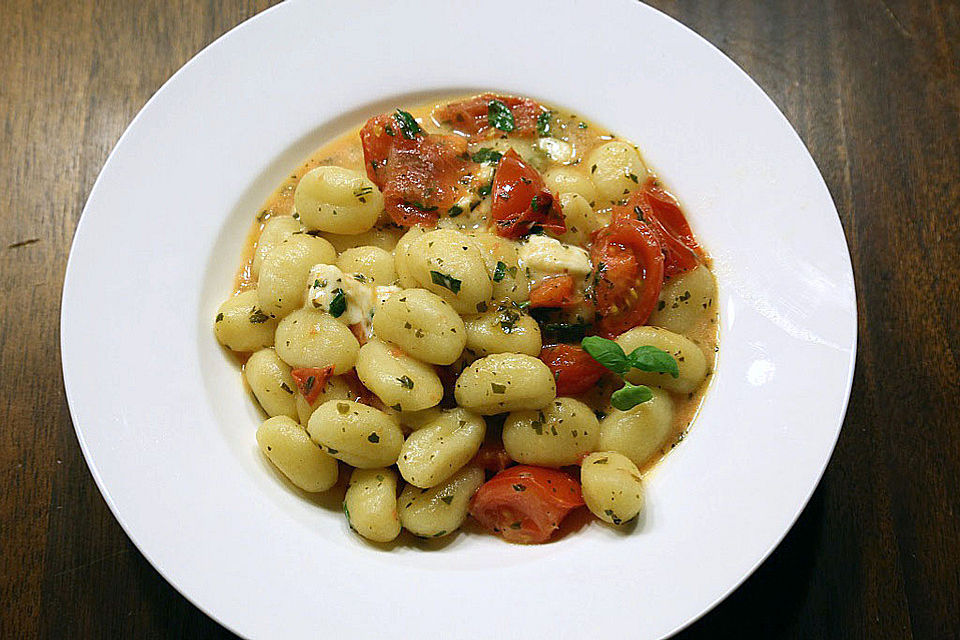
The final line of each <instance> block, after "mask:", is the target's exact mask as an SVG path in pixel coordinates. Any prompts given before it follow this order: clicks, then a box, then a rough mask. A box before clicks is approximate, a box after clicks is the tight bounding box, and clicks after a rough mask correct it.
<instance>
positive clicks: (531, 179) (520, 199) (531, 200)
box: [490, 149, 567, 238]
mask: <svg viewBox="0 0 960 640" xmlns="http://www.w3.org/2000/svg"><path fill="white" fill-rule="evenodd" d="M490 217H491V218H492V220H493V230H494V232H495V233H496V234H497V235H498V236H502V237H504V238H519V237H521V236H525V235H527V234H528V233H530V232H531V231H532V230H533V228H534V227H538V226H539V227H541V228H543V229H545V230H547V231H550V232H551V233H555V234H561V233H564V232H565V231H566V230H567V225H566V223H564V221H563V213H562V212H561V210H560V203H559V202H558V201H557V200H556V199H555V198H554V197H553V194H552V193H550V190H549V189H547V187H546V185H545V184H544V182H543V178H541V177H540V174H539V173H537V170H536V169H534V168H533V167H531V166H530V165H528V164H527V163H526V162H524V161H523V160H522V159H521V158H520V156H519V155H517V152H516V151H514V150H513V149H510V150H509V151H507V153H506V154H504V156H503V157H502V158H500V162H499V163H497V173H496V175H495V176H494V178H493V203H492V205H491V208H490Z"/></svg>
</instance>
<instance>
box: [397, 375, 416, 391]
mask: <svg viewBox="0 0 960 640" xmlns="http://www.w3.org/2000/svg"><path fill="white" fill-rule="evenodd" d="M397 382H399V383H400V386H401V387H403V388H404V389H413V380H411V379H410V376H401V377H399V378H397Z"/></svg>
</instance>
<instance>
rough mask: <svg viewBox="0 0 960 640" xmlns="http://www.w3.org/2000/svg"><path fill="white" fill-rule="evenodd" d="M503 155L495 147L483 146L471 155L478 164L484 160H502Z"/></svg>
mask: <svg viewBox="0 0 960 640" xmlns="http://www.w3.org/2000/svg"><path fill="white" fill-rule="evenodd" d="M502 157H503V154H502V153H500V152H499V151H497V150H495V149H491V148H490V147H483V148H482V149H480V150H478V151H477V152H476V153H474V154H473V155H472V156H471V159H472V160H473V161H474V162H476V163H477V164H483V163H484V162H500V158H502Z"/></svg>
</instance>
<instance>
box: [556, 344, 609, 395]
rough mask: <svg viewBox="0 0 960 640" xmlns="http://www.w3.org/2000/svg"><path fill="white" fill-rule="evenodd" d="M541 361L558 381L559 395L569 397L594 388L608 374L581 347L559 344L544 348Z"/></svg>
mask: <svg viewBox="0 0 960 640" xmlns="http://www.w3.org/2000/svg"><path fill="white" fill-rule="evenodd" d="M540 359H541V360H542V361H543V363H544V364H545V365H547V367H549V368H550V371H552V372H553V378H554V380H556V381H557V395H558V396H569V395H575V394H578V393H583V392H585V391H588V390H589V389H591V388H593V386H594V385H596V384H597V381H598V380H600V378H601V377H602V376H603V374H605V373H606V372H607V370H606V369H605V368H604V366H603V365H602V364H600V363H599V362H597V361H596V360H594V359H593V358H591V357H590V354H588V353H587V352H586V351H584V350H583V348H582V347H580V346H579V345H573V344H557V345H553V346H550V347H544V348H543V350H542V351H540Z"/></svg>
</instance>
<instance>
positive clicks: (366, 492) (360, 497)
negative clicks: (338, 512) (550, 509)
mask: <svg viewBox="0 0 960 640" xmlns="http://www.w3.org/2000/svg"><path fill="white" fill-rule="evenodd" d="M343 513H344V515H346V516H347V523H349V525H350V528H351V529H353V530H354V531H356V532H357V533H359V534H360V535H361V536H363V537H364V538H366V539H367V540H372V541H373V542H390V541H391V540H393V539H394V538H396V537H397V536H398V535H400V515H399V514H398V513H397V473H396V471H394V470H393V469H388V468H380V469H354V470H353V473H351V474H350V485H349V486H348V487H347V493H346V495H345V496H344V499H343Z"/></svg>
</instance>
